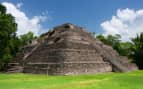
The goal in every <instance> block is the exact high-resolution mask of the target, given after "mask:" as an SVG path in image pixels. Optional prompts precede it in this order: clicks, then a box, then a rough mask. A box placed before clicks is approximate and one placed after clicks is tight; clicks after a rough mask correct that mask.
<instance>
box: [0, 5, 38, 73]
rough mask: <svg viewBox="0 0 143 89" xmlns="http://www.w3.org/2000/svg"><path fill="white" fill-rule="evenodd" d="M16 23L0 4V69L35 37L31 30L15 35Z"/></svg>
mask: <svg viewBox="0 0 143 89" xmlns="http://www.w3.org/2000/svg"><path fill="white" fill-rule="evenodd" d="M16 32H17V24H16V22H15V18H14V17H13V16H12V15H11V14H7V13H6V8H5V7H4V6H3V5H1V4H0V71H1V70H4V69H5V68H6V66H7V64H8V63H9V62H10V61H11V60H12V59H13V58H14V57H15V56H16V53H17V52H18V51H20V50H21V49H22V47H23V46H24V45H27V44H30V42H31V41H32V40H33V39H35V38H36V37H35V36H34V34H33V33H32V32H29V33H27V34H24V35H21V36H17V34H16Z"/></svg>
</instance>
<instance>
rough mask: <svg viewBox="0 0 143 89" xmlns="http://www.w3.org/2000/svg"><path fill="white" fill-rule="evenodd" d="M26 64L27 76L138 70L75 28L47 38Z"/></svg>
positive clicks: (59, 30)
mask: <svg viewBox="0 0 143 89" xmlns="http://www.w3.org/2000/svg"><path fill="white" fill-rule="evenodd" d="M22 60H23V61H22V63H23V64H22V65H23V67H24V71H23V72H25V73H38V74H49V75H75V74H92V73H101V72H111V71H115V72H116V71H120V72H126V71H132V70H137V67H136V65H134V64H132V63H130V62H129V61H128V59H127V58H125V57H121V56H119V54H118V53H117V52H116V51H115V50H113V49H112V47H110V46H107V45H104V44H103V43H102V42H100V41H98V40H96V39H95V38H93V37H92V36H91V35H90V34H89V33H88V32H86V31H85V30H83V28H81V27H78V26H75V25H72V24H63V25H61V26H57V27H55V28H54V29H53V30H52V31H50V32H48V33H45V34H43V36H42V41H39V43H38V44H37V45H35V46H33V48H32V49H30V52H26V55H25V56H24V57H23V59H22Z"/></svg>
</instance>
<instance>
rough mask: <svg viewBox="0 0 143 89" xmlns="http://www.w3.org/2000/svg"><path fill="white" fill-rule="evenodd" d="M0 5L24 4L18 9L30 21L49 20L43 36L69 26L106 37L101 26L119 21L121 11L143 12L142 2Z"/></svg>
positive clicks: (56, 0)
mask: <svg viewBox="0 0 143 89" xmlns="http://www.w3.org/2000/svg"><path fill="white" fill-rule="evenodd" d="M0 2H1V3H3V2H9V3H11V4H13V5H15V6H16V5H17V4H18V3H21V5H20V6H21V7H20V8H19V9H20V11H22V12H23V13H25V15H26V16H27V17H28V18H29V19H32V18H33V17H34V16H41V15H44V16H46V17H47V19H46V20H45V21H41V22H40V25H41V27H42V32H46V31H47V30H48V29H50V28H53V27H54V26H56V25H60V24H63V23H66V22H70V23H73V24H76V25H79V26H82V27H85V28H86V29H87V30H88V31H90V32H96V33H104V32H105V31H107V29H108V27H107V26H106V24H105V25H101V24H102V23H104V22H111V21H112V20H113V18H112V17H113V16H116V17H117V18H118V16H117V11H118V10H120V11H121V12H123V11H124V10H126V11H125V12H128V10H129V11H134V12H135V13H136V12H137V11H139V10H142V9H143V0H0ZM127 9H128V10H127ZM123 14H124V13H123ZM141 15H142V14H141ZM119 17H120V16H119ZM123 24H124V23H123ZM117 30H118V29H117ZM128 30H129V29H128ZM139 32H140V31H139ZM106 33H107V32H106ZM108 34H109V33H108ZM111 34H112V33H111ZM121 35H122V34H121ZM124 35H125V34H124Z"/></svg>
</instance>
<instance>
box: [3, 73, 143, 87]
mask: <svg viewBox="0 0 143 89" xmlns="http://www.w3.org/2000/svg"><path fill="white" fill-rule="evenodd" d="M142 78H143V71H136V72H130V73H106V74H93V75H76V76H47V75H33V74H0V89H142V87H143V84H142V82H143V79H142Z"/></svg>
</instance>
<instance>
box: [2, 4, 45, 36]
mask: <svg viewBox="0 0 143 89" xmlns="http://www.w3.org/2000/svg"><path fill="white" fill-rule="evenodd" d="M2 4H3V5H4V6H5V7H6V8H7V13H10V14H12V15H13V16H14V17H15V21H16V23H17V24H18V31H17V34H18V35H22V34H25V33H28V32H29V31H32V32H33V33H34V34H35V35H38V33H40V30H42V26H41V22H43V21H45V20H47V17H46V16H43V15H41V16H33V17H32V18H31V19H30V18H29V17H28V16H26V14H25V13H24V12H23V11H22V10H21V9H20V8H21V6H22V5H23V4H22V3H18V4H17V5H14V4H12V3H9V2H3V3H2Z"/></svg>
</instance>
